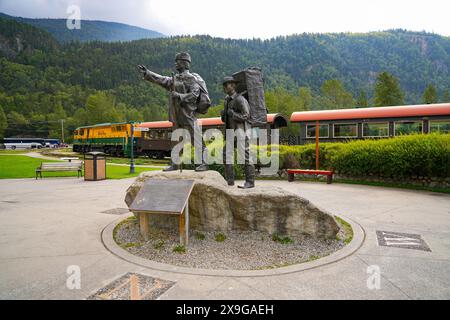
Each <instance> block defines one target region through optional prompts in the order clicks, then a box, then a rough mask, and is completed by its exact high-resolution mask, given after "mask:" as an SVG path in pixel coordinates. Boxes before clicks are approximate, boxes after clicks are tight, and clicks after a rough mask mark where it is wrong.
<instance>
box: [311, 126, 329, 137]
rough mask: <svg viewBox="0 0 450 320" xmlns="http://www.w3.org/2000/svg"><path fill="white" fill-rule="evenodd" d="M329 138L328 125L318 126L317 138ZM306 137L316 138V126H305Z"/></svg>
mask: <svg viewBox="0 0 450 320" xmlns="http://www.w3.org/2000/svg"><path fill="white" fill-rule="evenodd" d="M329 136H330V133H329V130H328V124H319V138H328V137H329ZM306 137H307V138H315V137H316V125H315V124H307V125H306Z"/></svg>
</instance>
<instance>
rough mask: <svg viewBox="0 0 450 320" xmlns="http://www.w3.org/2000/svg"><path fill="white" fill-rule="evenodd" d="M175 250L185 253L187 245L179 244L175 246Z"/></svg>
mask: <svg viewBox="0 0 450 320" xmlns="http://www.w3.org/2000/svg"><path fill="white" fill-rule="evenodd" d="M173 252H176V253H185V252H186V247H185V246H182V245H181V244H177V245H176V246H175V247H173Z"/></svg>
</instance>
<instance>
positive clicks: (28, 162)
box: [0, 155, 157, 179]
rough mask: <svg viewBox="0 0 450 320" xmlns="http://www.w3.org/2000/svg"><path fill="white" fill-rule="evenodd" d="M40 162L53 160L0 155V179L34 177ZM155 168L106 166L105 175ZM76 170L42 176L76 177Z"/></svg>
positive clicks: (118, 175) (113, 176)
mask: <svg viewBox="0 0 450 320" xmlns="http://www.w3.org/2000/svg"><path fill="white" fill-rule="evenodd" d="M41 162H55V161H53V160H43V159H37V158H31V157H27V156H20V155H10V156H0V179H17V178H34V177H35V176H36V168H37V167H39V165H40V164H41ZM151 170H157V169H152V168H140V167H136V170H135V171H136V172H135V173H134V174H130V173H129V172H130V168H129V167H128V166H109V165H108V166H107V167H106V176H107V178H108V179H123V178H131V177H136V176H137V175H139V173H141V172H143V171H151ZM76 176H77V173H76V172H43V173H42V177H43V178H45V177H76Z"/></svg>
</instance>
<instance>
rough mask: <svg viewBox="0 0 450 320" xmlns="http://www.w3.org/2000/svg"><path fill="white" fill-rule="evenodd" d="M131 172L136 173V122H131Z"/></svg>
mask: <svg viewBox="0 0 450 320" xmlns="http://www.w3.org/2000/svg"><path fill="white" fill-rule="evenodd" d="M130 173H134V123H133V122H131V161H130Z"/></svg>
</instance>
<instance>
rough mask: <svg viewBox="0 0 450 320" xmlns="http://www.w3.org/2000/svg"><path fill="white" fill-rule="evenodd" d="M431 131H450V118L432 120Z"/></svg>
mask: <svg viewBox="0 0 450 320" xmlns="http://www.w3.org/2000/svg"><path fill="white" fill-rule="evenodd" d="M430 132H438V133H450V120H431V121H430Z"/></svg>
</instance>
